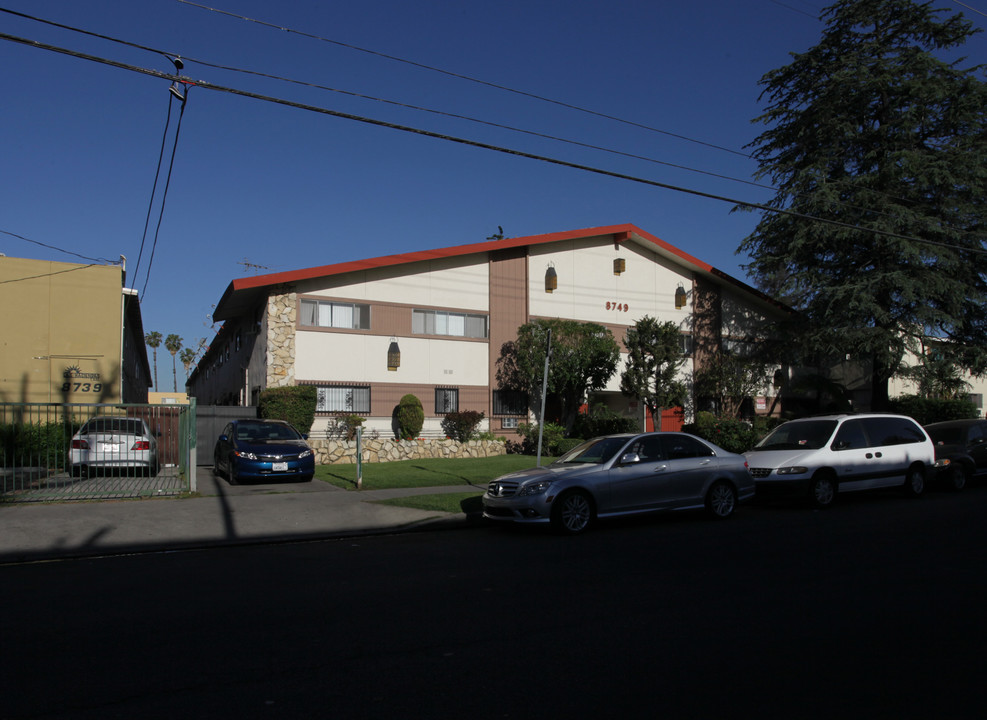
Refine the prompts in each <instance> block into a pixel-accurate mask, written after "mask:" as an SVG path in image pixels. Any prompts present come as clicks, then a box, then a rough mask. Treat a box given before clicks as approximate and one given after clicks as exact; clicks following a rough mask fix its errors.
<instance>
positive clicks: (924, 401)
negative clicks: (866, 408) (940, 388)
mask: <svg viewBox="0 0 987 720" xmlns="http://www.w3.org/2000/svg"><path fill="white" fill-rule="evenodd" d="M888 409H889V410H891V412H894V413H898V414H899V415H907V416H908V417H910V418H913V419H914V420H915V421H916V422H918V424H919V425H928V424H929V423H934V422H940V421H942V420H962V419H964V418H976V417H980V411H979V410H978V409H977V406H976V405H974V404H973V403H972V402H970V401H969V400H938V399H933V398H923V397H919V396H918V395H902V396H900V397H896V398H893V399H892V400H891V402H890V403H889V408H888Z"/></svg>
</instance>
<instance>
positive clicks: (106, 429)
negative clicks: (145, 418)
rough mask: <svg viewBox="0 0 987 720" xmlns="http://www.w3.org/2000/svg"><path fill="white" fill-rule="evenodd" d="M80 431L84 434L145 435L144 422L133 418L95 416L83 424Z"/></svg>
mask: <svg viewBox="0 0 987 720" xmlns="http://www.w3.org/2000/svg"><path fill="white" fill-rule="evenodd" d="M79 433H80V434H82V435H88V434H90V433H119V434H123V435H143V434H144V423H142V422H141V421H140V420H134V419H132V418H93V419H92V420H90V421H89V422H87V423H86V424H85V425H84V426H83V428H82V430H80V431H79Z"/></svg>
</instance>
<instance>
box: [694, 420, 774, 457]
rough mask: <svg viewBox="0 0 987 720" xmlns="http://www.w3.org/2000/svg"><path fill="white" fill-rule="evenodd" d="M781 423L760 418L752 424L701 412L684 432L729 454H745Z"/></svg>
mask: <svg viewBox="0 0 987 720" xmlns="http://www.w3.org/2000/svg"><path fill="white" fill-rule="evenodd" d="M779 422H780V421H779V420H776V419H773V418H762V417H758V418H755V419H754V422H753V423H750V422H747V421H744V420H736V419H734V418H721V417H717V416H716V415H714V414H713V413H708V412H699V413H696V421H695V422H694V423H689V424H688V425H684V426H683V427H682V431H683V432H687V433H691V434H692V435H696V436H698V437H701V438H703V439H704V440H709V441H710V442H711V443H714V444H715V445H719V446H720V447H721V448H723V449H724V450H727V451H729V452H735V453H744V452H747V451H748V450H750V449H751V448H752V447H754V445H756V444H757V442H758V441H759V440H760V439H761V438H763V437H764V436H765V435H767V434H768V431H769V430H770V429H771V428H772V427H774V426H775V425H777V424H778V423H779Z"/></svg>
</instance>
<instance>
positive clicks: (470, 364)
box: [295, 329, 488, 385]
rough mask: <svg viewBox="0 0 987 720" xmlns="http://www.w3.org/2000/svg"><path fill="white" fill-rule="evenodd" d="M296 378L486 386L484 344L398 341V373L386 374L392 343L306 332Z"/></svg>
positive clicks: (381, 338)
mask: <svg viewBox="0 0 987 720" xmlns="http://www.w3.org/2000/svg"><path fill="white" fill-rule="evenodd" d="M295 343H296V353H295V375H296V377H298V378H301V379H305V380H329V379H333V380H346V381H353V382H367V383H372V382H381V383H388V382H389V383H394V382H401V383H415V384H418V383H421V384H429V385H486V384H487V376H488V372H487V368H488V359H487V344H486V343H483V342H464V341H457V340H436V339H432V338H428V339H416V338H407V337H402V338H399V339H398V343H399V346H400V348H401V367H400V368H398V370H396V371H393V372H392V371H389V370H388V369H387V348H388V346H389V345H390V343H391V338H389V337H385V336H383V335H362V334H356V333H337V332H319V331H306V330H303V329H300V330H299V331H298V333H297V335H296V339H295Z"/></svg>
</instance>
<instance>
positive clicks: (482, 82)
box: [178, 0, 750, 158]
mask: <svg viewBox="0 0 987 720" xmlns="http://www.w3.org/2000/svg"><path fill="white" fill-rule="evenodd" d="M178 2H180V3H182V4H183V5H191V6H193V7H197V8H201V9H203V10H208V11H210V12H214V13H219V14H220V15H228V16H229V17H233V18H237V19H238V20H244V21H246V22H251V23H256V24H257V25H263V26H264V27H269V28H272V29H274V30H281V31H283V32H288V33H292V34H294V35H300V36H302V37H307V38H309V39H311V40H318V41H320V42H325V43H330V44H332V45H338V46H339V47H344V48H347V49H349V50H356V51H358V52H362V53H367V54H368V55H374V56H376V57H380V58H384V59H385V60H393V61H394V62H399V63H404V64H405V65H411V66H413V67H417V68H421V69H423V70H429V71H431V72H437V73H441V74H443V75H448V76H449V77H454V78H458V79H460V80H467V81H469V82H472V83H477V84H479V85H486V86H487V87H492V88H495V89H497V90H503V91H505V92H509V93H514V94H515V95H521V96H523V97H527V98H532V99H534V100H540V101H541V102H546V103H551V104H552V105H558V106H559V107H564V108H567V109H569V110H576V111H578V112H581V113H586V114H587V115H595V116H596V117H601V118H604V119H606V120H613V121H614V122H619V123H623V124H624V125H630V126H631V127H636V128H640V129H642V130H648V131H650V132H655V133H659V134H661V135H667V136H668V137H674V138H677V139H679V140H685V141H687V142H691V143H696V144H697V145H704V146H706V147H709V148H713V149H715V150H722V151H723V152H728V153H732V154H734V155H740V156H741V157H747V158H749V157H750V155H749V154H747V153H744V152H740V151H739V150H733V149H731V148H728V147H723V146H722V145H716V144H714V143H710V142H705V141H704V140H697V139H695V138H691V137H688V136H686V135H679V134H678V133H673V132H669V131H668V130H661V129H660V128H656V127H652V126H650V125H644V124H643V123H639V122H635V121H633V120H626V119H624V118H620V117H617V116H615V115H608V114H607V113H602V112H598V111H596V110H590V109H588V108H584V107H581V106H579V105H573V104H571V103H567V102H563V101H561V100H553V99H552V98H549V97H545V96H544V95H538V94H535V93H530V92H526V91H524V90H517V89H515V88H511V87H507V86H506V85H499V84H497V83H493V82H489V81H487V80H481V79H479V78H475V77H472V76H470V75H464V74H462V73H457V72H453V71H451V70H444V69H443V68H437V67H434V66H432V65H426V64H424V63H420V62H416V61H414V60H407V59H405V58H401V57H397V56H395V55H388V54H387V53H382V52H379V51H377V50H370V49H368V48H363V47H359V46H358V45H352V44H350V43H345V42H342V41H340V40H333V39H331V38H326V37H322V36H320V35H314V34H312V33H308V32H305V31H303V30H295V29H293V28H289V27H284V26H282V25H276V24H274V23H270V22H265V21H264V20H257V19H255V18H249V17H246V16H244V15H239V14H237V13H233V12H229V11H227V10H220V9H218V8H214V7H209V6H208V5H200V4H199V3H196V2H191V1H190V0H178Z"/></svg>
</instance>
